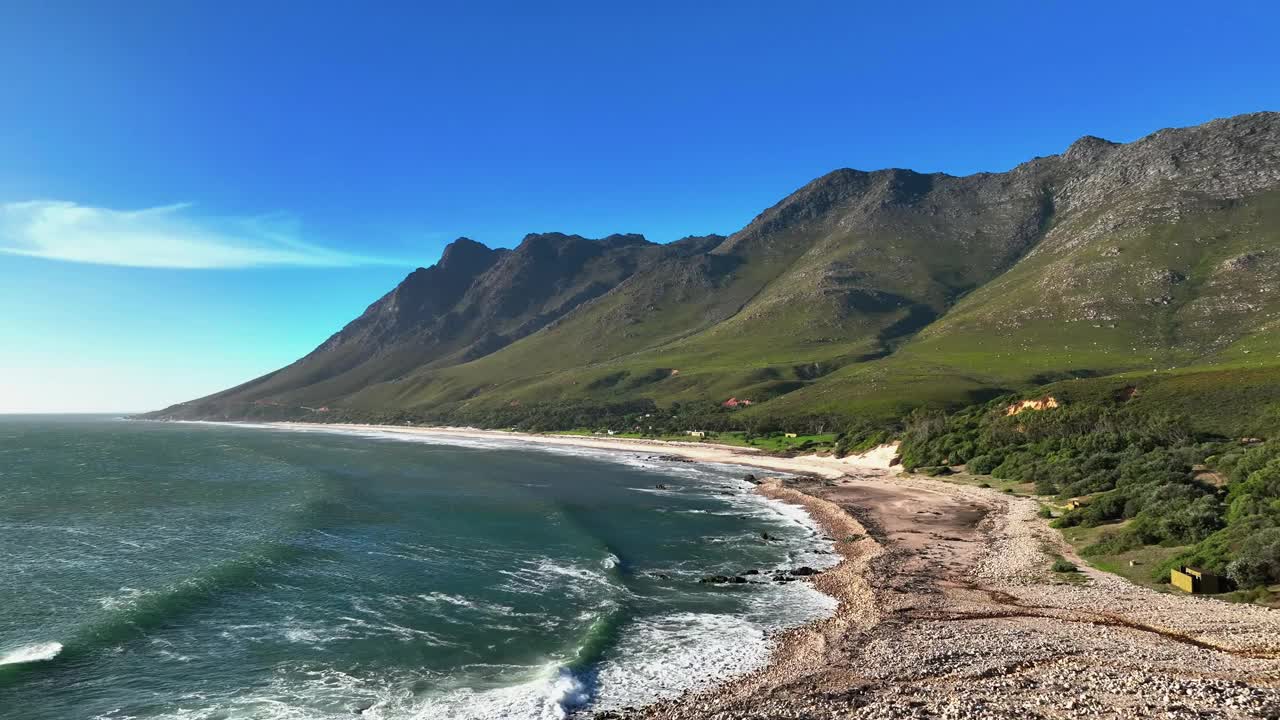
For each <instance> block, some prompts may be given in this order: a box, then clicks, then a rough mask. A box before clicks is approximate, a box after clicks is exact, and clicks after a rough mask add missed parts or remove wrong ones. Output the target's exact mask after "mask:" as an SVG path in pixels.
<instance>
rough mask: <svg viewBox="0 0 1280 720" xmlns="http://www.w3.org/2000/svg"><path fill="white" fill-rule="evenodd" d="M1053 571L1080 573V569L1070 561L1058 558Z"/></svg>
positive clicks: (1054, 562)
mask: <svg viewBox="0 0 1280 720" xmlns="http://www.w3.org/2000/svg"><path fill="white" fill-rule="evenodd" d="M1053 571H1054V572H1060V573H1072V572H1079V571H1080V568H1078V567H1076V566H1075V564H1073V563H1072V562H1071V561H1070V560H1067V559H1066V558H1058V559H1057V560H1054V561H1053Z"/></svg>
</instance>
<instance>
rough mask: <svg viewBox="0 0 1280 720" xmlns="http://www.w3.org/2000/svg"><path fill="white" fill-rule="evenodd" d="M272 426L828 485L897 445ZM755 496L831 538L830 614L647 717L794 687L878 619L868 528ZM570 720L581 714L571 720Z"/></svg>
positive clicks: (781, 494) (825, 574) (788, 498)
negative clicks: (676, 464)
mask: <svg viewBox="0 0 1280 720" xmlns="http://www.w3.org/2000/svg"><path fill="white" fill-rule="evenodd" d="M268 425H269V426H276V427H286V428H292V429H299V430H323V429H325V428H331V429H334V430H345V431H375V432H378V433H394V434H405V435H431V436H436V437H441V436H443V437H454V438H459V439H472V440H492V439H498V440H508V441H512V440H514V441H520V442H525V443H528V444H530V445H543V446H547V445H550V446H561V447H577V448H589V449H599V450H606V451H611V452H625V453H632V452H638V453H653V452H655V451H661V453H662V454H665V455H673V456H679V457H681V458H684V459H685V460H687V461H690V462H695V463H714V464H727V465H742V466H747V467H752V468H756V469H759V470H772V471H777V472H784V473H787V474H789V475H796V476H808V477H816V478H821V479H822V480H823V481H825V482H830V481H832V480H836V479H841V478H848V477H849V475H850V473H851V472H858V473H864V474H889V473H891V472H894V470H895V466H894V463H893V459H894V457H896V454H897V446H896V445H892V446H881V447H878V448H874V449H873V450H871V451H869V452H867V453H863V454H860V455H853V456H848V457H846V458H835V457H826V456H819V455H809V456H799V457H792V458H788V457H780V456H774V455H768V454H764V453H761V452H760V451H758V450H756V449H754V448H739V447H734V446H729V445H717V444H714V443H700V442H688V443H685V442H672V441H665V440H644V439H635V438H626V439H612V438H596V437H585V436H574V435H549V434H541V433H519V432H511V431H502V430H482V429H478V428H459V427H404V426H395V425H361V424H349V423H341V424H330V423H294V422H288V423H269V424H268ZM753 491H754V492H755V493H756V494H758V495H760V496H762V497H764V498H767V499H770V500H776V501H779V502H784V503H787V504H789V505H792V506H796V507H799V508H801V509H803V510H804V511H805V513H806V514H807V515H808V516H809V518H810V519H811V520H812V522H813V523H814V525H815V527H817V528H818V529H819V530H821V531H822V532H824V533H826V535H827V536H828V537H830V538H831V539H832V541H833V542H832V549H833V551H834V552H835V553H836V554H837V555H838V556H839V558H840V560H839V562H837V563H836V564H835V565H834V566H832V567H829V568H827V569H825V570H823V571H822V572H821V574H819V575H816V576H813V577H812V578H807V579H806V580H808V581H810V582H811V585H812V586H813V588H814V589H816V590H817V591H819V592H821V593H823V594H825V595H827V596H828V597H831V598H832V599H834V600H835V601H836V608H835V609H834V610H833V611H832V612H831V614H830V615H828V616H826V617H823V618H819V619H817V620H812V621H809V622H806V623H803V624H800V625H797V626H794V627H790V628H787V629H786V630H783V631H781V632H779V633H778V634H777V635H775V636H774V638H773V642H771V644H770V647H769V651H768V652H769V654H768V659H767V660H766V661H765V663H764V664H763V665H761V666H760V667H758V668H755V669H753V670H749V671H747V672H745V673H742V674H740V675H732V676H728V677H725V678H721V679H719V680H717V681H716V682H714V683H712V684H711V685H709V686H705V687H696V688H693V689H690V690H686V691H684V692H682V693H681V694H679V695H677V696H674V697H671V698H665V699H658V700H656V701H655V702H653V703H651V704H649V705H646V706H644V707H642V708H639V709H637V710H636V711H635V712H639V713H646V712H650V711H653V710H655V709H658V708H662V707H664V706H665V705H667V704H669V703H682V702H685V701H687V700H688V699H689V698H690V697H699V696H704V695H712V696H720V697H723V696H726V695H730V694H732V695H735V696H740V695H744V694H750V693H751V692H757V691H759V689H760V688H761V687H763V686H764V685H766V684H775V683H779V682H787V681H792V680H794V679H796V678H798V677H799V676H801V675H802V674H803V672H804V670H805V669H806V668H808V667H811V666H812V665H813V664H814V663H820V662H822V660H823V657H822V655H823V650H824V648H825V646H826V645H827V644H828V643H831V642H835V641H837V640H838V639H839V638H840V637H842V636H843V635H844V634H846V633H847V632H848V630H849V628H850V627H852V626H855V625H861V624H864V623H865V622H867V620H868V618H869V617H870V614H871V613H873V612H874V603H873V599H872V593H871V590H870V588H869V587H868V586H867V584H866V582H865V581H864V580H863V575H864V574H865V573H866V571H867V566H868V564H869V563H870V562H871V560H872V559H874V558H875V557H877V556H878V555H879V554H880V552H881V548H880V547H879V546H878V545H877V544H876V543H875V541H874V540H872V539H871V538H870V536H869V535H868V534H867V532H866V529H865V528H864V527H863V526H862V525H861V524H860V523H859V522H858V521H857V520H856V519H855V518H854V517H853V516H852V515H850V514H849V513H847V512H845V511H844V510H843V509H841V508H840V507H839V506H838V505H836V504H834V503H831V502H828V501H825V500H822V499H820V498H818V497H815V496H813V495H810V494H807V493H804V492H801V491H800V490H796V489H793V488H790V487H787V486H786V485H785V483H784V481H783V480H780V479H777V478H764V479H762V480H761V481H760V482H759V483H758V484H756V486H755V487H754V489H753ZM583 716H584V717H587V716H594V717H596V718H600V719H601V720H607V719H608V718H624V717H630V716H631V714H630V712H629V711H614V710H606V711H597V712H595V713H590V711H588V713H587V714H586V715H583ZM570 717H578V715H576V714H573V713H570Z"/></svg>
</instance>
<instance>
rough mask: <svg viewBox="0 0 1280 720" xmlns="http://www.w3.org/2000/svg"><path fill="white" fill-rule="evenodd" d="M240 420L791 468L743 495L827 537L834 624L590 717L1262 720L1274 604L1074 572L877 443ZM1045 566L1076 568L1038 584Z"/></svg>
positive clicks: (1050, 538)
mask: <svg viewBox="0 0 1280 720" xmlns="http://www.w3.org/2000/svg"><path fill="white" fill-rule="evenodd" d="M259 426H260V427H264V426H265V427H272V426H275V427H281V426H284V427H289V426H292V427H294V428H295V429H298V430H323V429H324V428H326V427H327V428H333V429H336V430H347V431H377V432H379V433H382V432H391V433H409V434H422V435H435V436H438V437H439V436H443V437H456V438H459V439H481V440H483V439H504V440H508V441H510V440H516V441H523V442H527V443H530V444H541V445H562V446H575V447H585V448H596V449H601V450H610V451H617V452H636V453H648V454H663V455H673V456H679V457H682V458H686V459H688V460H690V461H694V462H707V463H722V464H731V465H740V466H749V467H756V468H761V469H764V470H775V471H780V472H784V473H787V474H790V475H793V476H799V477H793V478H788V479H785V480H778V479H765V480H764V481H763V482H761V483H758V484H757V485H756V487H755V491H756V492H757V493H759V494H761V495H763V496H764V497H767V498H770V499H774V500H780V501H783V502H787V503H789V504H793V505H797V506H800V507H803V508H804V510H805V511H806V512H807V513H808V514H809V516H810V517H811V518H812V520H813V521H814V523H815V524H816V525H817V526H818V527H820V528H821V529H822V530H824V531H825V532H826V533H827V534H828V535H829V537H830V538H832V539H833V540H834V541H835V550H836V552H837V553H839V555H840V558H841V560H840V562H839V563H838V564H837V565H836V566H834V567H831V568H829V569H827V570H826V571H824V572H823V573H821V574H819V575H816V576H814V577H813V578H812V579H811V581H812V583H813V585H814V587H815V588H817V589H818V590H820V591H822V592H824V593H826V594H828V595H830V596H832V597H834V598H835V599H836V601H837V607H836V610H835V611H834V613H833V614H832V615H830V616H828V617H826V618H824V619H820V620H816V621H813V622H810V623H806V624H804V625H800V626H797V627H794V628H791V629H788V630H785V631H782V632H779V633H778V634H777V635H776V636H774V638H775V644H774V645H773V647H772V648H770V654H769V658H768V660H767V661H766V663H765V664H764V665H763V666H761V667H759V668H758V669H756V670H752V671H748V672H747V673H745V674H742V675H738V676H733V677H729V678H726V679H724V680H723V681H721V682H720V683H719V684H715V685H712V686H709V687H705V688H702V689H693V690H687V691H685V692H684V693H682V694H680V695H678V696H676V697H672V698H669V699H665V700H658V701H656V702H655V703H653V704H650V705H646V706H644V707H641V708H625V709H623V710H615V711H602V712H599V711H598V712H595V713H594V717H595V718H596V720H702V719H704V718H724V719H725V720H728V719H730V718H733V719H735V720H745V719H752V720H775V719H776V718H779V717H803V718H807V719H812V720H836V719H837V718H839V719H840V720H846V719H848V718H866V719H868V720H869V719H873V718H874V719H886V718H904V719H905V718H932V717H943V718H968V717H984V718H1002V719H1003V718H1008V719H1009V720H1012V719H1013V718H1063V719H1064V720H1065V719H1066V718H1076V717H1081V716H1085V715H1087V716H1090V717H1108V718H1130V717H1156V716H1158V717H1169V718H1192V717H1196V718H1203V717H1209V718H1230V719H1232V720H1237V719H1239V720H1244V719H1245V718H1251V719H1252V718H1272V719H1280V611H1272V610H1269V609H1266V608H1260V607H1255V606H1244V605H1229V604H1226V603H1222V602H1220V601H1217V600H1212V599H1205V598H1198V597H1195V596H1184V595H1173V594H1169V593H1163V592H1158V591H1156V590H1151V589H1147V588H1142V587H1140V586H1137V585H1134V584H1132V583H1130V582H1129V581H1127V580H1125V579H1123V578H1121V577H1119V576H1116V575H1111V574H1109V573H1105V572H1102V571H1100V570H1096V569H1094V568H1091V567H1088V566H1087V565H1085V564H1083V563H1079V558H1078V557H1077V556H1076V555H1075V554H1074V552H1073V551H1072V549H1071V548H1070V547H1069V546H1068V545H1067V544H1066V543H1065V541H1063V539H1062V538H1061V536H1060V535H1059V534H1058V533H1057V531H1055V530H1052V529H1051V528H1050V527H1049V525H1048V523H1047V522H1046V521H1045V520H1044V519H1043V518H1040V517H1039V516H1038V512H1037V511H1038V510H1039V506H1038V503H1037V502H1036V501H1034V500H1031V499H1027V498H1018V497H1013V496H1008V495H1003V494H1001V493H999V492H997V491H995V490H991V489H983V488H978V487H974V486H968V485H959V484H953V483H946V482H944V481H940V480H936V479H932V478H926V477H921V476H914V475H901V474H896V473H894V472H893V468H892V467H891V457H892V454H893V453H892V449H885V448H883V447H882V448H878V449H877V450H876V451H873V452H872V453H869V454H867V455H863V456H857V457H854V458H845V459H835V458H824V457H818V456H804V457H796V458H785V457H776V456H769V455H764V454H761V453H759V452H757V451H755V450H753V449H749V448H736V447H731V446H716V445H712V444H709V443H687V444H686V443H679V442H667V441H651V440H633V439H626V440H613V439H607V440H606V439H603V438H588V437H579V436H563V435H533V434H520V433H512V432H504V431H485V430H475V429H471V428H417V427H414V428H408V427H397V426H375V425H338V424H323V423H271V424H261V425H259ZM1058 554H1060V555H1062V556H1065V557H1067V558H1069V559H1073V560H1075V561H1077V562H1078V563H1079V564H1080V568H1079V570H1078V572H1075V573H1069V574H1064V573H1055V572H1052V571H1051V570H1050V564H1051V559H1052V558H1053V557H1055V556H1056V555H1058ZM572 716H573V717H579V716H588V717H589V716H591V713H590V712H585V713H579V714H574V715H572Z"/></svg>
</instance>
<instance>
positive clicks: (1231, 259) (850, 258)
mask: <svg viewBox="0 0 1280 720" xmlns="http://www.w3.org/2000/svg"><path fill="white" fill-rule="evenodd" d="M1277 271H1280V115H1277V114H1275V113H1257V114H1254V115H1246V116H1240V117H1237V118H1230V119H1226V120H1219V121H1214V122H1211V123H1207V124H1205V125H1201V126H1197V127H1193V128H1184V129H1177V130H1163V131H1160V132H1158V133H1155V134H1153V135H1151V136H1148V137H1146V138H1143V139H1141V140H1139V141H1136V142H1134V143H1129V144H1126V145H1118V144H1113V143H1109V142H1106V141H1104V140H1099V139H1097V138H1090V137H1086V138H1083V139H1081V140H1080V141H1078V142H1076V143H1074V144H1073V145H1072V146H1071V147H1070V148H1069V149H1068V150H1067V151H1066V152H1065V153H1063V154H1062V155H1056V156H1050V157H1045V158H1037V159H1035V160H1032V161H1029V162H1027V163H1024V164H1022V165H1020V166H1018V167H1017V168H1014V169H1013V170H1010V171H1008V172H1005V173H981V174H977V175H972V176H967V177H953V176H948V175H943V174H931V175H924V174H920V173H915V172H911V171H908V170H881V171H876V172H870V173H868V172H859V171H854V170H839V171H836V172H833V173H830V174H828V175H826V176H824V177H822V178H819V179H817V180H815V181H813V182H811V183H809V184H808V185H806V186H805V187H803V188H800V189H799V190H797V191H796V192H795V193H793V194H792V195H790V196H788V197H787V198H785V199H784V200H782V201H781V202H779V203H778V204H777V205H775V206H774V207H772V208H769V209H768V210H766V211H765V212H763V213H762V214H761V215H760V216H759V217H757V218H756V219H755V220H753V221H752V222H751V223H750V224H749V225H748V226H747V227H745V228H743V229H742V230H740V231H739V232H737V233H734V234H733V235H731V236H729V237H728V238H721V237H715V236H712V237H707V238H688V239H686V240H682V241H679V242H677V243H672V244H669V245H665V246H663V245H654V244H652V243H648V242H646V241H644V240H643V239H642V238H639V237H638V236H613V237H611V238H606V239H604V240H599V241H593V240H586V239H583V238H578V237H576V236H564V235H536V236H529V237H527V238H526V239H525V241H524V242H523V243H521V245H520V246H519V247H517V248H516V249H514V250H489V249H488V248H485V247H483V246H481V245H479V244H478V243H472V242H470V241H463V240H460V241H458V242H457V243H454V244H453V245H451V246H450V247H449V249H447V250H446V253H445V255H444V256H443V257H442V258H441V261H440V262H439V263H437V264H436V265H435V266H432V267H431V268H427V269H420V270H418V271H416V272H415V273H414V274H412V275H410V276H409V278H407V279H406V280H405V282H404V283H402V284H401V286H400V287H398V288H397V289H396V290H394V291H393V292H392V293H390V294H388V295H387V296H386V297H384V298H383V299H382V300H379V301H378V302H377V303H375V304H374V305H373V306H371V307H370V309H369V311H367V312H366V313H365V314H364V315H363V316H362V317H361V318H359V319H357V320H356V321H354V322H352V323H351V324H350V325H348V326H347V327H346V328H344V329H343V330H342V331H341V332H339V333H338V334H337V335H335V336H334V337H333V338H331V339H330V340H329V341H327V342H326V343H325V344H324V345H322V346H321V347H320V348H317V350H316V351H315V352H313V353H311V354H310V355H308V356H307V357H306V358H303V359H302V360H300V361H299V362H298V363H295V364H294V365H292V366H290V367H288V368H285V369H283V370H281V371H278V372H276V373H273V374H271V375H268V376H266V377H264V378H261V379H259V380H256V381H253V382H251V383H248V384H246V385H244V386H241V387H239V388H234V389H232V390H230V391H227V392H224V393H220V394H218V395H215V396H211V397H209V398H204V399H202V400H199V401H193V402H191V403H185V404H183V405H181V406H175V407H174V408H170V409H167V410H166V411H162V412H161V413H158V415H159V416H165V417H243V416H259V415H270V416H289V417H294V416H310V415H313V414H314V413H313V412H312V411H311V410H306V409H305V408H318V407H322V406H323V407H328V408H331V411H330V412H331V413H333V414H334V415H337V416H342V417H371V416H374V415H376V414H378V413H385V412H387V411H401V412H407V413H410V414H411V415H417V416H421V417H424V418H431V419H457V420H462V421H467V420H474V419H475V418H478V417H487V418H492V417H494V415H493V412H494V411H495V409H503V412H505V413H506V414H507V415H518V414H519V412H521V410H520V409H521V408H525V409H528V408H534V407H538V406H542V405H547V404H551V403H562V404H563V403H576V404H583V405H591V404H595V405H605V404H610V403H619V402H628V401H650V400H651V401H654V402H656V403H658V404H659V405H666V404H669V403H672V402H681V403H701V404H704V405H710V404H712V403H720V402H721V401H723V400H725V399H727V398H728V397H731V396H733V397H738V398H743V399H748V400H751V401H753V402H754V404H753V405H752V406H751V407H750V408H749V409H745V410H741V411H739V413H740V414H741V417H742V418H744V419H750V418H761V417H773V418H799V417H805V416H812V415H834V416H840V417H854V416H871V417H882V418H888V417H893V416H897V415H901V414H902V413H904V412H906V411H908V410H910V409H911V408H912V407H915V406H917V405H920V404H929V403H935V404H962V403H966V402H971V401H975V400H980V399H983V398H985V397H988V396H991V395H993V394H996V393H999V392H1002V391H1004V390H1008V389H1023V388H1029V387H1033V386H1038V385H1042V384H1044V383H1047V382H1053V381H1056V380H1061V379H1063V378H1071V377H1081V378H1106V377H1110V376H1113V375H1116V374H1128V375H1126V377H1128V376H1129V375H1132V374H1134V373H1144V374H1145V375H1152V374H1153V373H1152V371H1153V370H1157V371H1159V376H1160V377H1163V376H1166V375H1170V376H1171V375H1184V374H1188V373H1190V374H1198V376H1199V377H1201V378H1202V379H1203V377H1204V375H1203V373H1204V371H1206V370H1214V371H1217V370H1221V371H1224V372H1225V371H1229V370H1235V369H1241V368H1245V369H1249V370H1250V371H1251V372H1263V373H1266V372H1269V370H1268V368H1271V367H1273V366H1280V356H1278V354H1277V353H1280V347H1277V344H1280V341H1278V340H1277V337H1278V336H1280V334H1278V333H1277V332H1276V330H1277V327H1276V325H1277V322H1278V318H1280V314H1278V313H1280V290H1278V289H1277V287H1276V278H1277V277H1278V276H1280V275H1278V273H1277ZM1224 377H1225V376H1224ZM1082 382H1084V381H1082ZM1108 382H1109V381H1108ZM1147 382H1149V380H1147ZM1200 384H1204V383H1200ZM309 414H310V415H309Z"/></svg>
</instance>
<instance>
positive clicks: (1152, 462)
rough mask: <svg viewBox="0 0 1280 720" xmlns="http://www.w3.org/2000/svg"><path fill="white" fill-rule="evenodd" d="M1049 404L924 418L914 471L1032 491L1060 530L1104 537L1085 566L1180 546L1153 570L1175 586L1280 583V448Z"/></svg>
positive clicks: (1002, 402)
mask: <svg viewBox="0 0 1280 720" xmlns="http://www.w3.org/2000/svg"><path fill="white" fill-rule="evenodd" d="M1048 397H1050V396H1046V397H1044V398H1032V399H1027V398H1022V397H1019V396H1008V397H1004V398H999V399H996V400H993V401H991V402H988V403H985V404H982V405H975V406H971V407H968V408H965V409H962V410H960V411H957V412H953V413H944V412H936V411H933V412H931V411H918V412H915V413H913V414H912V415H911V416H910V417H909V418H908V419H907V422H906V426H905V428H904V430H903V431H902V441H903V443H902V459H903V464H904V466H905V467H906V468H907V469H909V470H918V469H929V468H935V467H951V466H959V465H964V466H965V469H966V470H967V472H969V473H971V474H973V475H980V476H983V475H989V476H990V477H991V478H993V479H995V480H999V481H1010V482H1014V483H1027V484H1030V485H1032V486H1033V487H1034V490H1035V492H1036V493H1037V494H1039V495H1043V496H1049V497H1052V498H1055V499H1056V501H1057V503H1058V504H1059V506H1060V507H1061V508H1062V509H1061V513H1060V515H1058V517H1057V518H1056V519H1055V520H1054V521H1053V524H1054V525H1055V526H1056V527H1059V528H1063V529H1067V528H1077V527H1078V528H1098V531H1097V532H1096V533H1092V534H1090V535H1089V538H1090V542H1089V543H1088V544H1087V545H1085V546H1084V547H1083V549H1082V554H1083V555H1085V556H1086V557H1091V558H1107V557H1114V556H1117V555H1120V554H1123V553H1128V552H1131V551H1134V550H1138V549H1140V548H1143V547H1146V546H1158V547H1163V548H1180V550H1179V551H1178V552H1176V553H1174V554H1171V555H1168V556H1166V557H1165V558H1164V560H1163V562H1161V563H1158V564H1156V565H1154V566H1153V567H1151V568H1149V569H1148V571H1149V572H1154V573H1155V575H1157V576H1164V577H1167V575H1168V569H1169V568H1170V567H1173V566H1177V565H1188V564H1189V565H1195V566H1199V567H1203V568H1205V569H1207V570H1210V571H1212V572H1215V573H1218V574H1221V575H1222V576H1224V577H1227V578H1229V579H1230V580H1231V581H1233V582H1234V583H1235V584H1236V585H1237V586H1238V587H1240V588H1242V589H1252V588H1257V587H1263V586H1266V585H1269V584H1273V583H1280V439H1273V440H1270V441H1265V442H1264V441H1261V440H1256V439H1253V438H1245V439H1239V438H1226V437H1223V436H1221V435H1213V434H1208V433H1202V432H1197V431H1196V430H1195V429H1194V425H1193V423H1192V422H1190V421H1189V420H1188V419H1187V418H1185V417H1181V416H1178V415H1175V414H1171V413H1167V412H1160V411H1152V410H1148V409H1140V408H1136V407H1130V406H1128V405H1127V404H1126V403H1124V402H1123V400H1116V401H1114V402H1111V403H1096V402H1077V403H1071V404H1060V403H1058V402H1057V399H1056V398H1053V400H1054V402H1053V405H1054V406H1053V407H1047V406H1046V405H1048V403H1046V402H1045V400H1046V399H1047V398H1048Z"/></svg>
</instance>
